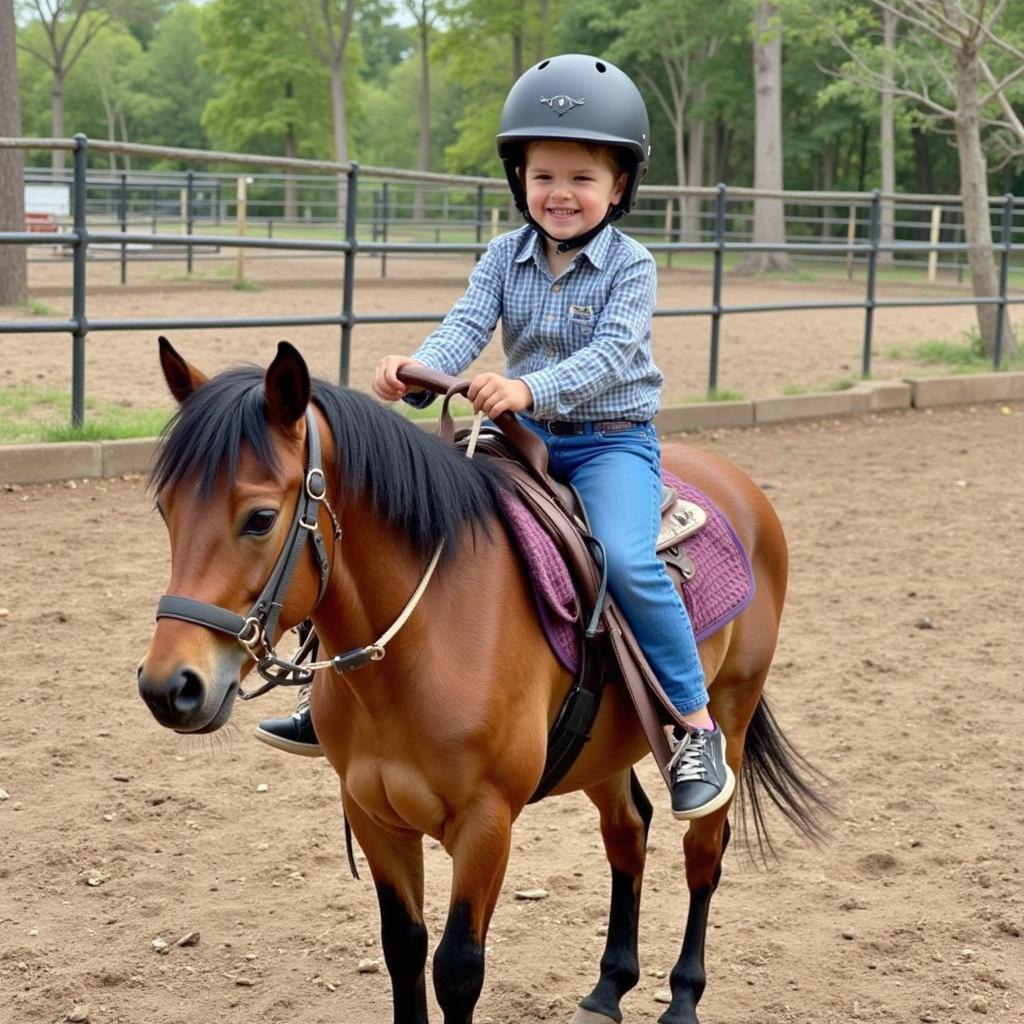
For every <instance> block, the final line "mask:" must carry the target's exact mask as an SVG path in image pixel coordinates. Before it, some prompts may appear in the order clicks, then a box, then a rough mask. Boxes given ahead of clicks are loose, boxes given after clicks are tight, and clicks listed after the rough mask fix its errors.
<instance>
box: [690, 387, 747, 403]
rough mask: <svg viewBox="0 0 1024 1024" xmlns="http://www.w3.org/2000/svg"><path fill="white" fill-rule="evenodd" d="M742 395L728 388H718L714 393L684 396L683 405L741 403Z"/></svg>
mask: <svg viewBox="0 0 1024 1024" xmlns="http://www.w3.org/2000/svg"><path fill="white" fill-rule="evenodd" d="M742 401H743V393H742V392H740V391H732V390H731V389H729V388H719V389H718V390H716V391H709V392H707V393H706V394H703V395H685V396H684V397H683V404H684V405H698V404H699V403H702V402H742Z"/></svg>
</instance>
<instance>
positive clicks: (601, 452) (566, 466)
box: [552, 428, 711, 728]
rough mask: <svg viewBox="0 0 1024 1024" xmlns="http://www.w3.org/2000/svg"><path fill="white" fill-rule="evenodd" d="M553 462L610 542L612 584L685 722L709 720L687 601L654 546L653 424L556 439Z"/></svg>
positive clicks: (657, 494) (657, 495)
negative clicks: (627, 430)
mask: <svg viewBox="0 0 1024 1024" xmlns="http://www.w3.org/2000/svg"><path fill="white" fill-rule="evenodd" d="M552 449H553V451H552V454H553V459H552V462H553V463H556V464H557V468H558V470H560V471H561V475H562V476H563V477H564V478H565V479H568V480H569V481H570V482H571V483H572V484H573V486H574V487H575V488H576V490H577V491H578V492H579V495H580V498H581V499H582V501H583V504H584V506H585V507H586V510H587V516H588V518H589V520H590V528H591V531H592V532H593V534H594V536H595V537H597V538H598V539H599V540H600V541H601V542H602V544H603V545H604V548H605V556H606V558H607V562H608V588H609V590H610V592H611V594H612V597H614V598H615V602H616V604H618V606H619V608H620V609H621V610H622V613H623V614H624V615H625V616H626V619H627V620H628V621H629V624H630V627H631V628H632V630H633V634H634V636H635V637H636V639H637V642H638V643H639V644H640V647H641V648H642V649H643V652H644V655H645V656H646V657H647V660H648V661H649V662H650V665H651V668H652V669H653V670H654V672H655V674H656V675H657V677H658V681H659V682H660V683H661V686H662V688H663V689H664V691H665V693H666V695H667V696H668V698H669V699H670V700H671V701H672V704H673V705H674V706H675V708H676V710H677V711H679V713H680V714H681V715H682V716H683V717H684V719H692V722H688V724H691V725H693V726H694V727H697V728H701V727H705V728H706V727H710V726H711V721H710V719H709V718H708V715H707V703H708V692H707V690H706V689H705V686H704V670H703V668H702V666H701V663H700V658H699V656H698V654H697V644H696V641H695V640H694V636H693V626H692V625H691V623H690V618H689V616H688V615H687V613H686V608H685V607H684V606H683V602H682V600H681V599H680V597H679V594H678V592H677V591H676V589H675V587H674V586H673V585H672V581H671V580H670V579H669V578H668V574H667V573H666V572H665V566H664V565H663V563H662V562H661V560H660V559H659V558H658V557H657V555H656V554H655V551H654V545H655V541H656V540H657V536H658V528H659V524H660V521H661V466H660V450H659V448H658V442H657V437H656V435H655V434H654V431H653V429H651V428H638V429H637V430H633V431H629V432H624V433H621V434H613V435H609V436H607V437H602V436H601V435H600V434H596V435H582V436H580V437H572V438H557V439H556V441H555V444H554V445H553V446H552Z"/></svg>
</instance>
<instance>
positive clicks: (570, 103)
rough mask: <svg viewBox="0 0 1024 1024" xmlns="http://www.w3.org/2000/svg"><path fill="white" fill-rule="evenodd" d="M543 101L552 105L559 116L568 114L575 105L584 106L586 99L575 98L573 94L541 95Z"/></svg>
mask: <svg viewBox="0 0 1024 1024" xmlns="http://www.w3.org/2000/svg"><path fill="white" fill-rule="evenodd" d="M540 101H541V103H543V104H545V105H546V106H548V107H550V108H551V109H552V110H553V111H555V113H556V114H558V116H559V117H562V116H564V115H565V114H568V113H569V111H570V110H572V109H573V108H574V107H582V106H583V104H584V103H586V102H587V101H586V100H585V99H579V100H574V99H573V98H572V97H571V96H564V95H563V96H551V97H548V96H541V98H540Z"/></svg>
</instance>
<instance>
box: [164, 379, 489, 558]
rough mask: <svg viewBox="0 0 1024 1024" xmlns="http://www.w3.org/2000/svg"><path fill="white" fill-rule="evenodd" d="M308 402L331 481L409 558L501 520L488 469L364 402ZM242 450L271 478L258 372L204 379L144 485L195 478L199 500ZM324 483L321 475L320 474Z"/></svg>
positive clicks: (332, 390) (233, 466)
mask: <svg viewBox="0 0 1024 1024" xmlns="http://www.w3.org/2000/svg"><path fill="white" fill-rule="evenodd" d="M313 402H314V403H315V404H316V405H317V406H318V407H319V408H320V410H321V411H322V412H323V414H324V416H325V417H326V419H327V422H328V423H329V424H330V430H331V433H332V434H333V435H334V441H335V450H336V451H337V458H336V464H335V466H334V467H333V470H334V473H333V480H331V481H329V485H330V483H336V482H337V481H338V480H339V479H340V480H341V481H342V486H343V489H344V492H346V493H351V492H356V493H360V494H363V495H365V496H366V498H367V499H368V500H369V502H370V505H371V507H372V508H373V510H374V512H375V514H376V515H377V516H379V517H380V518H381V520H382V521H384V522H385V523H386V524H387V525H389V526H391V527H393V528H394V529H396V530H397V531H399V532H401V533H402V534H404V535H405V536H406V537H408V539H409V540H410V542H411V543H412V544H413V546H414V547H415V548H416V550H417V551H419V552H421V553H423V554H429V553H431V552H432V551H433V550H434V549H435V548H436V547H437V545H438V544H439V543H440V542H441V541H442V540H443V541H444V542H445V548H446V551H448V552H452V551H454V550H455V547H456V542H457V541H458V539H459V537H460V535H461V534H462V532H463V530H464V528H465V527H466V526H467V525H469V526H476V525H483V527H484V529H485V530H486V529H487V523H488V521H489V519H490V518H491V517H492V516H495V515H500V514H501V506H500V503H499V500H498V498H499V492H500V491H501V489H502V488H503V487H504V486H505V485H504V477H503V476H502V474H501V472H500V470H499V469H497V468H496V467H495V466H494V465H493V463H491V462H490V460H479V461H478V460H475V459H473V460H470V459H467V458H466V457H465V456H464V455H463V454H462V453H461V452H459V451H456V450H455V449H454V448H452V447H451V446H450V445H447V444H445V443H443V442H441V441H440V440H439V439H438V438H437V437H435V436H433V435H431V434H428V433H426V432H425V431H423V430H421V429H419V427H417V426H415V425H414V424H412V423H410V422H409V421H408V420H407V419H406V418H405V417H404V416H400V415H398V414H397V413H395V412H393V411H392V410H391V409H388V408H387V407H385V406H383V405H381V404H379V403H378V402H375V401H374V400H373V399H371V398H369V397H368V396H367V395H364V394H361V393H360V392H358V391H352V390H350V389H349V388H340V387H337V386H336V385H333V384H330V383H328V382H327V381H325V380H320V379H317V378H314V380H313ZM245 445H248V446H249V447H250V449H251V450H252V452H253V454H254V455H255V456H256V458H257V459H258V460H259V462H260V463H261V464H262V465H263V466H265V467H266V468H267V469H268V470H270V471H271V472H276V471H278V469H279V468H280V466H279V463H278V460H277V457H276V454H275V452H274V449H273V447H272V445H271V443H270V439H269V431H268V427H267V419H266V415H265V412H264V393H263V370H262V369H260V368H259V367H256V366H240V367H235V368H233V369H230V370H226V371H225V372H224V373H220V374H218V375H217V376H216V377H212V378H211V379H210V380H209V381H208V382H207V383H205V384H203V386H202V387H200V388H199V389H198V390H196V391H195V392H194V393H193V394H192V395H191V396H189V398H188V399H187V400H186V401H185V402H184V403H183V404H182V406H181V408H180V409H179V410H178V412H177V413H176V414H175V416H174V417H173V418H172V419H171V421H170V423H168V425H167V427H166V429H165V430H164V434H163V438H162V443H161V446H160V452H159V454H158V456H157V460H156V463H155V465H154V467H153V471H152V473H151V475H150V486H151V487H152V488H153V489H155V490H156V491H159V490H161V489H162V488H164V487H165V486H167V485H168V484H172V485H175V486H176V485H178V484H179V483H181V482H182V481H183V480H185V479H186V478H193V477H194V478H196V479H197V481H198V484H199V493H200V496H201V497H202V498H205V497H207V496H208V495H209V494H210V493H211V491H212V490H213V487H214V485H215V484H216V482H217V481H218V480H219V479H223V477H224V476H225V474H226V475H227V478H228V479H234V476H235V473H236V471H237V468H238V457H239V453H240V452H241V450H242V448H243V447H244V446H245ZM325 470H326V471H327V473H328V474H329V475H330V474H331V469H330V468H328V467H325Z"/></svg>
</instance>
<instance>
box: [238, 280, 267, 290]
mask: <svg viewBox="0 0 1024 1024" xmlns="http://www.w3.org/2000/svg"><path fill="white" fill-rule="evenodd" d="M231 287H232V288H234V290H235V291H236V292H261V291H263V286H262V285H258V284H257V283H256V282H255V281H246V280H242V281H236V282H235V283H234V284H233V285H232V286H231Z"/></svg>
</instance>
